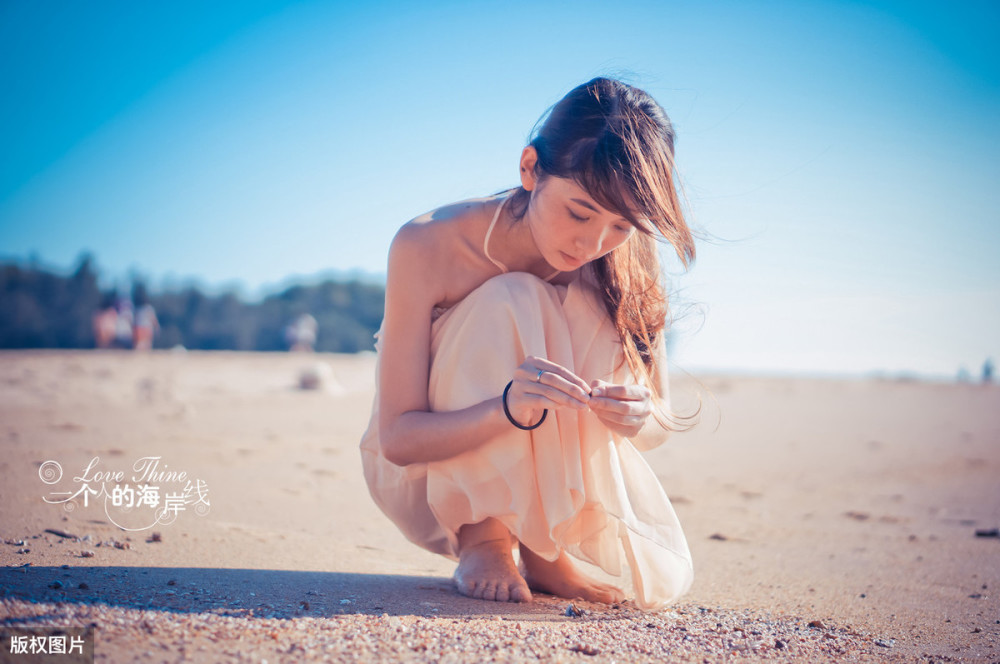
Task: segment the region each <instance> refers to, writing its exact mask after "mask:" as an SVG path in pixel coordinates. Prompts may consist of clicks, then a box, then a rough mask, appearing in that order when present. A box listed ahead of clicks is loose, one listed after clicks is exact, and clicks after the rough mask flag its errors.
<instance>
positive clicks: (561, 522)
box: [361, 78, 695, 608]
mask: <svg viewBox="0 0 1000 664" xmlns="http://www.w3.org/2000/svg"><path fill="white" fill-rule="evenodd" d="M673 144H674V134H673V129H672V127H671V125H670V121H669V120H668V118H667V116H666V114H665V113H664V112H663V109H662V108H661V107H660V106H659V104H657V102H656V101H654V100H653V99H652V98H651V97H650V96H649V95H647V94H646V93H645V92H643V91H642V90H639V89H636V88H634V87H631V86H629V85H626V84H624V83H621V82H619V81H616V80H612V79H607V78H596V79H594V80H592V81H590V82H588V83H585V84H584V85H581V86H579V87H577V88H575V89H574V90H572V91H571V92H570V93H569V94H567V95H566V96H565V97H564V98H563V99H562V100H561V101H560V102H559V103H557V104H556V105H555V106H554V107H553V108H552V109H551V110H550V111H549V114H548V117H547V118H546V119H545V121H544V123H542V125H541V127H540V128H539V129H537V131H536V132H535V135H534V137H533V139H532V140H531V142H530V144H529V145H528V146H527V147H525V148H524V150H523V151H522V153H521V160H520V178H521V186H520V187H517V188H515V189H511V190H509V191H505V192H503V193H501V194H498V195H495V196H490V197H487V198H480V199H474V200H469V201H462V202H459V203H454V204H452V205H446V206H444V207H441V208H438V209H437V210H434V211H432V212H429V213H427V214H424V215H422V216H420V217H417V218H416V219H414V220H412V221H410V222H409V223H407V224H406V225H404V226H403V227H402V228H401V229H400V230H399V232H398V233H397V234H396V237H395V238H394V240H393V242H392V246H391V248H390V250H389V265H388V278H387V283H386V299H385V318H384V320H383V322H382V328H381V330H380V331H379V333H378V334H377V335H376V338H377V341H376V346H377V349H378V353H379V362H378V369H377V372H378V375H377V391H376V397H375V404H374V407H373V411H372V416H371V422H370V424H369V428H368V430H367V432H366V433H365V435H364V438H363V440H362V442H361V450H362V458H363V462H364V470H365V477H366V479H367V481H368V486H369V488H370V490H371V494H372V497H373V498H374V499H375V502H376V503H377V504H378V505H379V507H380V508H381V509H382V510H383V511H384V512H385V513H386V514H387V515H388V516H389V518H390V519H392V520H393V521H394V522H395V523H396V525H397V526H398V527H399V528H400V529H401V530H402V531H403V533H404V534H405V535H406V536H407V537H408V538H409V539H410V540H412V541H413V542H415V543H417V544H419V545H420V546H422V547H424V548H426V549H428V550H430V551H433V552H435V553H440V554H442V555H445V556H448V557H450V558H452V559H456V560H458V569H457V570H456V572H455V582H456V585H457V587H458V590H459V592H460V593H462V594H464V595H468V596H470V597H478V598H482V599H490V600H498V601H516V602H524V601H530V600H531V590H532V589H534V590H538V591H542V592H547V593H551V594H554V595H559V596H561V597H567V598H577V597H580V598H583V599H586V600H590V601H597V602H617V601H621V600H622V599H623V598H624V592H623V588H624V586H625V584H626V581H625V575H626V573H630V575H631V579H632V588H633V590H634V593H635V596H636V601H637V603H638V605H639V606H641V607H644V608H654V607H658V606H661V605H663V604H664V603H666V602H668V601H670V600H673V599H675V598H676V597H678V596H679V595H681V594H682V593H684V592H685V591H686V590H687V588H688V587H689V585H690V583H691V579H692V571H691V557H690V553H689V551H688V547H687V542H686V541H685V539H684V534H683V532H682V531H681V528H680V524H679V523H678V521H677V517H676V516H675V514H674V511H673V509H672V508H671V506H670V502H669V501H668V500H667V496H666V495H665V494H664V492H663V489H662V487H661V486H660V484H659V482H658V480H657V478H656V476H655V475H654V474H653V472H652V470H651V469H650V468H649V466H648V465H647V464H646V462H645V460H644V459H643V458H642V457H641V455H640V454H639V451H638V450H647V449H650V448H652V447H655V446H656V445H659V444H661V443H662V442H663V441H664V440H665V439H666V437H667V434H668V432H669V430H670V422H671V421H670V419H669V414H668V413H669V411H668V404H667V378H666V355H665V350H664V338H663V337H664V333H665V329H664V325H665V318H666V313H667V307H666V297H665V293H664V286H663V283H662V275H661V270H660V262H659V257H658V253H657V243H656V239H657V238H658V237H659V238H664V239H666V240H667V241H668V242H670V244H671V245H672V246H673V248H674V250H675V251H676V253H677V255H678V256H679V257H680V260H681V262H682V263H683V264H684V265H685V266H686V265H688V264H689V263H690V261H691V260H693V258H694V254H695V249H694V243H693V240H692V237H691V233H690V231H689V229H688V227H687V224H686V223H685V221H684V218H683V216H682V213H681V210H680V205H679V203H678V196H677V193H676V190H675V187H674V168H673ZM515 547H516V548H517V549H519V555H520V562H521V566H520V568H519V567H518V565H517V564H516V563H515V561H514V557H513V549H514V548H515ZM573 558H576V559H579V560H582V561H586V562H588V563H590V564H593V565H596V566H598V567H600V568H601V569H602V570H604V572H606V573H607V574H609V575H610V576H611V577H613V578H615V579H617V580H618V581H620V583H618V584H617V585H609V584H606V583H600V582H597V581H596V580H593V579H591V578H589V577H588V576H586V575H585V574H584V573H583V572H581V571H580V570H579V569H578V568H577V566H576V565H575V564H574V562H573Z"/></svg>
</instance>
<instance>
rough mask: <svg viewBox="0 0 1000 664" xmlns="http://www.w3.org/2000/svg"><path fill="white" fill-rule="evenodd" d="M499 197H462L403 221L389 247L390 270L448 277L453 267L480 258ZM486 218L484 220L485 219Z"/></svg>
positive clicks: (432, 276) (466, 264)
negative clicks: (462, 198)
mask: <svg viewBox="0 0 1000 664" xmlns="http://www.w3.org/2000/svg"><path fill="white" fill-rule="evenodd" d="M497 204H498V202H497V201H496V199H493V198H481V199H471V200H466V201H459V202H457V203H451V204H449V205H445V206H442V207H439V208H437V209H435V210H431V211H430V212H426V213H424V214H422V215H420V216H418V217H415V218H414V219H411V220H410V221H408V222H406V223H405V224H403V226H402V227H400V229H399V230H398V231H397V232H396V236H395V237H394V238H393V240H392V245H391V246H390V248H389V271H390V272H392V271H393V268H394V267H395V268H397V269H400V271H403V272H406V273H407V274H409V275H411V276H423V277H425V278H426V279H433V280H435V281H436V280H442V281H446V280H447V279H448V278H449V277H450V275H449V271H450V269H463V268H465V267H468V265H469V264H470V263H472V262H474V261H475V260H476V259H477V256H478V253H481V252H479V251H477V249H476V248H477V247H480V246H481V245H482V240H483V237H484V235H485V227H486V224H488V217H489V215H490V214H492V212H493V210H494V208H495V206H496V205H497ZM484 220H485V221H484Z"/></svg>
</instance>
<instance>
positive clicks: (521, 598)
mask: <svg viewBox="0 0 1000 664" xmlns="http://www.w3.org/2000/svg"><path fill="white" fill-rule="evenodd" d="M510 601H511V602H530V601H531V591H530V590H528V586H527V584H525V583H516V584H512V585H511V586H510Z"/></svg>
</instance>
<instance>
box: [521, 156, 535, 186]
mask: <svg viewBox="0 0 1000 664" xmlns="http://www.w3.org/2000/svg"><path fill="white" fill-rule="evenodd" d="M537 165H538V152H537V151H536V150H535V148H534V147H533V146H531V145H529V146H528V147H526V148H524V150H522V151H521V173H520V175H521V186H522V187H524V189H525V191H531V190H533V189H534V188H535V186H536V185H537V184H538V175H537V174H536V173H535V166H537Z"/></svg>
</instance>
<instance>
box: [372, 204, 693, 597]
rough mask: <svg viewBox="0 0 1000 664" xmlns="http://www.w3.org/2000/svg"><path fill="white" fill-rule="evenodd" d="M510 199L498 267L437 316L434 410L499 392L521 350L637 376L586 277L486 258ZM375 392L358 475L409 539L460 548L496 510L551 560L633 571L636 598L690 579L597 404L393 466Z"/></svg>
mask: <svg viewBox="0 0 1000 664" xmlns="http://www.w3.org/2000/svg"><path fill="white" fill-rule="evenodd" d="M505 202H506V199H504V201H503V202H501V203H500V205H498V206H497V210H496V213H495V214H494V216H493V220H492V222H491V223H490V227H489V230H488V231H487V234H486V239H485V241H484V246H483V253H484V255H485V256H486V257H487V258H489V259H490V260H491V261H493V262H494V264H496V265H497V267H498V268H500V270H501V271H502V274H500V275H499V276H496V277H493V278H492V279H489V280H488V281H486V282H485V283H483V284H482V285H481V286H479V287H478V288H477V289H475V290H474V291H472V292H471V293H469V295H468V296H467V297H466V298H465V299H464V300H462V301H461V302H459V303H458V304H456V305H454V306H452V307H450V308H448V309H443V308H436V309H435V311H434V313H433V315H432V323H431V326H432V327H431V331H432V336H431V370H430V382H429V385H428V396H429V400H430V406H431V409H432V410H434V411H449V410H459V409H462V408H466V407H468V406H472V405H474V404H477V403H479V402H481V401H484V400H487V399H492V398H495V397H497V396H499V395H500V393H501V392H502V391H503V389H504V386H505V385H506V384H507V382H508V381H509V380H510V379H511V376H512V375H513V373H514V370H515V369H516V368H517V367H518V366H519V365H520V364H521V363H522V362H523V361H524V358H525V357H526V356H528V355H534V356H537V357H544V358H547V359H548V360H550V361H552V362H555V363H557V364H560V365H562V366H564V367H566V368H567V369H569V370H570V371H572V372H573V373H575V374H576V375H578V376H580V377H581V378H583V379H584V380H585V381H587V382H590V381H591V380H594V379H601V380H605V381H608V382H611V383H619V384H620V383H634V382H635V379H634V377H633V376H632V375H631V372H630V371H629V369H628V365H627V364H626V363H625V361H624V354H623V351H622V344H621V339H620V338H619V336H618V334H617V332H616V331H615V329H614V327H613V325H612V324H611V322H610V320H609V319H608V316H607V313H606V311H605V310H604V307H603V304H602V303H601V302H600V299H599V297H598V296H597V295H596V292H595V290H594V286H593V285H592V284H591V283H589V280H588V279H587V278H586V277H585V276H579V277H577V279H576V280H575V281H573V282H572V283H570V284H569V285H566V286H564V285H554V284H551V283H548V281H547V280H542V279H539V278H538V277H535V276H534V275H531V274H528V273H524V272H508V271H507V268H506V267H505V266H504V265H503V264H501V263H499V262H498V261H496V260H494V259H493V258H492V257H490V255H489V252H488V249H487V246H486V245H487V244H488V242H489V239H490V236H491V234H492V232H493V227H494V225H495V224H496V221H497V219H498V217H499V215H500V210H501V209H502V207H503V205H504V203H505ZM585 271H586V270H580V271H579V273H580V274H581V275H583V273H584V272H585ZM557 274H558V272H557ZM554 276H555V274H553V275H551V276H550V277H549V279H551V278H552V277H554ZM591 279H592V278H591ZM381 335H382V330H380V331H379V333H378V334H376V342H375V347H376V350H379V349H380V348H381ZM376 375H377V369H376ZM378 403H379V397H378V383H377V380H376V394H375V403H374V405H373V407H372V415H371V421H370V423H369V425H368V430H367V431H366V432H365V434H364V437H363V438H362V440H361V458H362V464H363V467H364V473H365V479H366V480H367V482H368V488H369V490H370V491H371V495H372V498H373V499H374V500H375V502H376V503H377V504H378V506H379V507H380V508H381V509H382V511H383V512H385V514H386V515H387V516H388V517H389V518H390V519H391V520H392V521H393V522H394V523H395V524H396V525H397V526H398V527H399V528H400V530H401V531H402V532H403V534H404V535H406V537H407V538H409V539H410V540H411V541H412V542H414V543H416V544H418V545H420V546H422V547H424V548H425V549H428V550H429V551H433V552H435V553H440V554H442V555H444V556H447V557H449V558H452V559H457V557H458V540H457V533H458V529H459V528H460V527H461V526H462V525H464V524H467V523H478V522H479V521H482V520H483V519H485V518H487V517H495V518H496V519H498V520H500V521H501V522H502V523H503V524H504V525H505V526H506V527H507V528H509V529H510V531H511V532H512V533H513V534H514V536H515V537H517V539H518V540H519V541H520V542H521V543H523V544H524V545H525V546H527V547H528V548H529V549H531V550H532V551H534V552H535V553H537V554H538V555H540V556H542V557H544V558H546V559H548V560H555V559H556V558H557V557H558V555H559V553H560V552H561V551H565V552H567V553H569V554H570V555H571V556H573V557H575V558H577V559H579V560H582V561H585V562H587V563H590V564H593V565H596V566H598V567H600V568H601V569H602V570H604V572H606V573H607V574H609V575H611V577H613V579H617V580H618V582H619V586H621V587H622V588H623V589H624V590H626V592H627V591H628V589H627V588H625V586H626V585H627V577H628V576H631V586H632V590H633V592H634V595H635V601H636V604H637V605H638V606H640V607H642V608H646V609H651V608H658V607H660V606H663V605H664V604H666V603H667V602H670V601H672V600H674V599H676V598H677V597H679V596H680V595H681V594H683V593H684V592H685V591H686V590H687V589H688V587H689V586H690V584H691V580H692V576H693V575H692V566H691V554H690V552H689V551H688V546H687V541H686V540H685V538H684V533H683V531H682V530H681V527H680V523H679V522H678V520H677V516H676V515H675V514H674V510H673V508H672V507H671V505H670V501H669V500H668V499H667V496H666V494H665V493H664V491H663V488H662V487H661V486H660V483H659V481H658V480H657V478H656V475H655V474H654V473H653V471H652V469H651V468H650V467H649V465H648V464H647V463H646V461H645V459H643V457H642V456H641V454H640V453H639V451H638V450H637V449H636V447H635V446H634V445H633V443H632V442H631V441H629V440H627V439H625V438H623V437H621V436H619V435H617V434H615V433H613V432H612V431H610V430H609V429H608V428H607V427H606V426H605V425H604V424H603V423H601V421H600V420H598V419H597V416H596V415H594V414H593V413H592V412H590V411H575V410H574V411H569V410H559V411H554V410H550V411H549V415H548V418H547V419H546V420H545V422H544V423H543V424H542V426H540V427H539V428H537V429H534V430H532V431H521V430H519V429H516V428H514V427H513V426H511V427H510V430H509V431H507V432H505V433H504V434H502V435H500V436H497V437H496V438H494V439H492V440H489V441H486V442H484V443H483V444H482V445H481V446H479V447H477V448H476V449H474V450H471V451H468V452H465V453H463V454H460V455H458V456H455V457H452V458H450V459H447V460H445V461H436V462H431V463H419V464H411V465H409V466H405V467H401V466H397V465H395V464H393V463H390V462H389V461H387V460H386V459H385V457H384V456H382V453H381V448H380V445H379V432H378ZM629 572H630V574H629Z"/></svg>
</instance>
